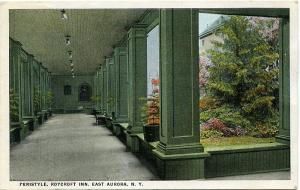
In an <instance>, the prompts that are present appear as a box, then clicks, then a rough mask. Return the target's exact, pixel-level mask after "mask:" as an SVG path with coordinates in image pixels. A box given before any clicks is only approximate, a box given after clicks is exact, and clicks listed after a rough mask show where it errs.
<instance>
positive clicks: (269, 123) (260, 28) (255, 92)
mask: <svg viewBox="0 0 300 190" xmlns="http://www.w3.org/2000/svg"><path fill="white" fill-rule="evenodd" d="M201 22H204V23H201ZM205 25H206V27H203V26H205ZM201 27H202V28H201ZM199 33H200V34H199V36H200V37H199V52H200V53H199V54H200V55H199V88H200V101H199V110H200V118H199V119H200V131H201V132H200V134H201V143H202V144H203V145H204V146H206V147H207V146H221V145H235V144H237V145H241V144H257V143H269V142H274V141H275V138H274V137H275V135H276V134H277V133H278V126H279V106H278V105H279V78H278V76H279V44H278V43H279V42H278V35H279V19H277V18H266V17H246V16H225V15H213V14H202V13H200V14H199ZM158 36H159V34H158V27H156V28H154V29H153V30H152V31H151V32H149V34H148V43H147V44H148V48H147V49H148V101H146V102H147V103H146V104H145V105H147V106H146V107H144V108H143V110H144V113H142V114H143V118H145V116H146V118H145V120H144V121H145V122H146V123H148V124H155V125H159V119H157V117H158V116H159V114H157V113H158V112H159V106H158V100H159V96H158V92H159V86H158V84H159V78H158V76H159V75H158V67H159V66H158V63H159V56H158V52H159V39H158ZM143 101H145V100H143ZM153 105H156V106H153ZM154 107H155V111H154ZM154 115H155V116H154ZM147 117H148V119H147ZM153 117H155V118H156V119H155V122H153V119H152V120H151V119H150V118H153Z"/></svg>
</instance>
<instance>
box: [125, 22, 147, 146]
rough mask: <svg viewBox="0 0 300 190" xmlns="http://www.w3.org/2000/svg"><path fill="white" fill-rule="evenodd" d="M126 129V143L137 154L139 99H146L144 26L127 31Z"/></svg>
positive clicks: (139, 118)
mask: <svg viewBox="0 0 300 190" xmlns="http://www.w3.org/2000/svg"><path fill="white" fill-rule="evenodd" d="M127 50H128V75H127V76H128V78H127V81H128V91H127V92H128V119H129V121H128V129H127V131H126V143H127V146H128V147H129V149H130V150H131V151H132V152H138V150H139V147H138V138H137V136H136V134H138V133H142V132H143V122H142V121H141V107H142V105H141V101H140V99H141V98H146V97H147V33H146V25H143V24H136V25H133V26H132V27H131V28H130V30H129V31H128V39H127Z"/></svg>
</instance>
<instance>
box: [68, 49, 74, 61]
mask: <svg viewBox="0 0 300 190" xmlns="http://www.w3.org/2000/svg"><path fill="white" fill-rule="evenodd" d="M68 54H69V59H72V57H73V55H72V51H71V50H70V51H68Z"/></svg>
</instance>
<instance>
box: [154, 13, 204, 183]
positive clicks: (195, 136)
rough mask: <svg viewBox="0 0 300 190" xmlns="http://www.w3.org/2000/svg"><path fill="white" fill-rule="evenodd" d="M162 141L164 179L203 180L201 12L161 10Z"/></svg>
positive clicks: (160, 161) (160, 154)
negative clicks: (200, 67)
mask: <svg viewBox="0 0 300 190" xmlns="http://www.w3.org/2000/svg"><path fill="white" fill-rule="evenodd" d="M159 14H160V69H159V71H160V91H161V94H160V110H161V112H160V119H161V122H160V123H161V124H160V142H159V144H158V146H157V149H155V150H154V151H153V152H154V154H155V155H156V157H157V165H158V173H159V175H160V177H161V178H163V179H199V178H204V159H205V158H206V157H207V156H209V154H208V153H205V152H204V148H203V146H202V145H201V144H200V127H199V107H198V102H199V86H198V84H199V83H198V81H199V79H198V72H199V66H198V60H199V55H198V12H197V10H193V9H183V10H174V9H161V10H160V13H159Z"/></svg>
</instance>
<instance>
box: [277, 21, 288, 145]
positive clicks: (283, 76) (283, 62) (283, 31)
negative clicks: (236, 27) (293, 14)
mask: <svg viewBox="0 0 300 190" xmlns="http://www.w3.org/2000/svg"><path fill="white" fill-rule="evenodd" d="M289 27H290V24H289V19H288V18H282V19H280V27H279V28H280V33H279V50H280V53H279V55H280V59H279V84H280V85H279V113H280V114H279V115H280V120H279V134H278V135H277V136H276V141H277V142H280V143H284V144H286V145H290V43H289V40H290V37H289V34H290V29H289Z"/></svg>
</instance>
